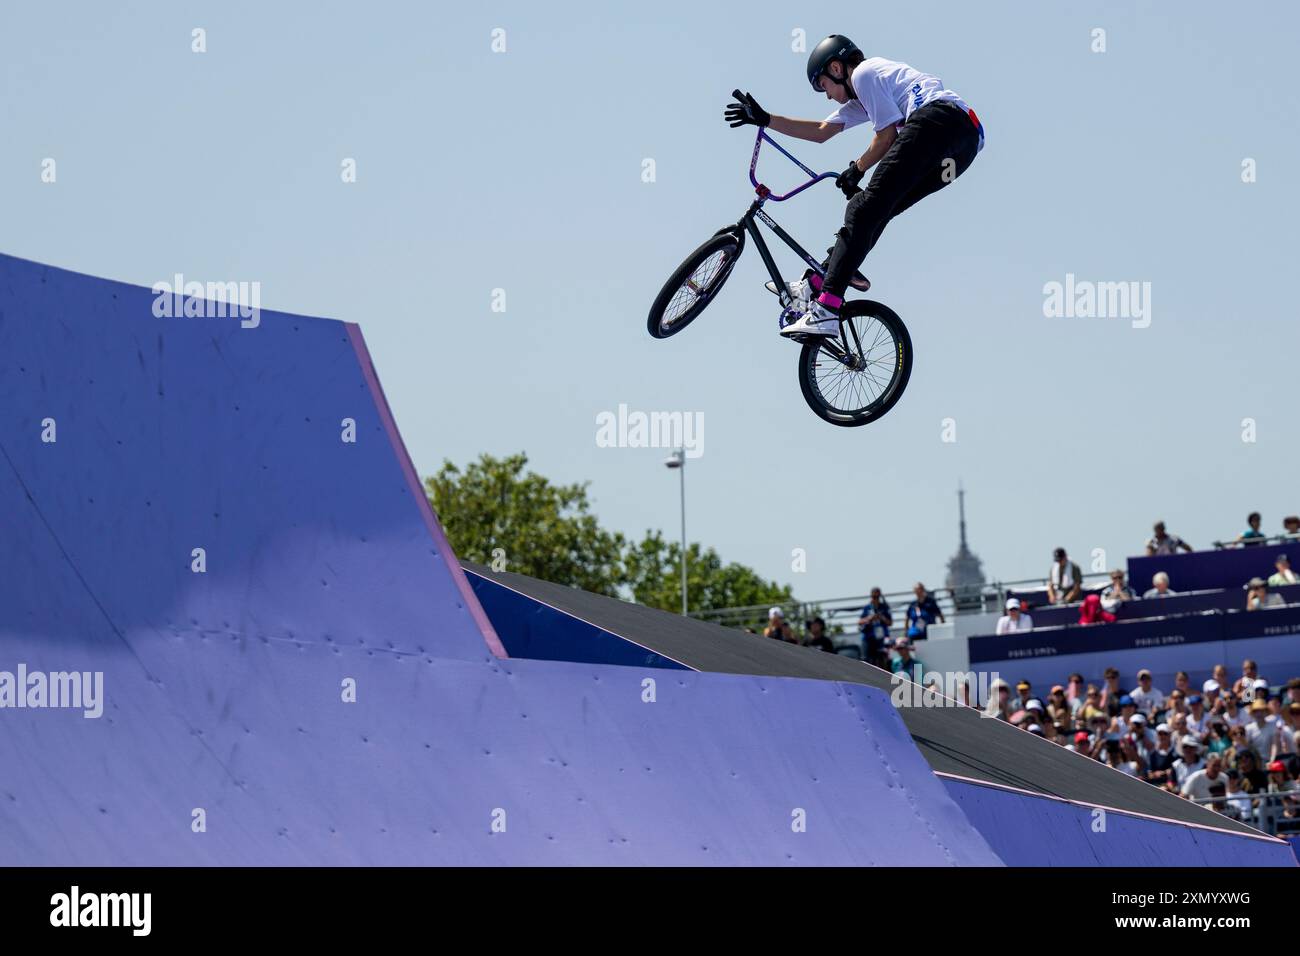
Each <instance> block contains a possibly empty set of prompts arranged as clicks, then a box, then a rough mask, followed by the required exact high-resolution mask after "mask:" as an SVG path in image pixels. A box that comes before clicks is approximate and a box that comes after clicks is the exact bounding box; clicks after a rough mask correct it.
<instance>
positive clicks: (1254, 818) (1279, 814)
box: [1189, 791, 1300, 836]
mask: <svg viewBox="0 0 1300 956" xmlns="http://www.w3.org/2000/svg"><path fill="white" fill-rule="evenodd" d="M1189 799H1191V800H1192V803H1199V804H1201V805H1202V806H1208V807H1209V808H1210V809H1211V810H1215V811H1217V812H1219V813H1222V814H1223V815H1224V816H1226V817H1228V818H1229V819H1232V820H1240V821H1241V822H1242V823H1245V824H1248V825H1249V826H1253V827H1255V829H1257V830H1263V831H1264V832H1265V833H1267V834H1268V835H1269V836H1279V835H1286V834H1292V833H1300V817H1288V816H1287V815H1286V812H1285V811H1286V805H1287V804H1288V803H1289V804H1291V805H1293V806H1295V805H1300V791H1291V792H1288V793H1246V792H1245V791H1240V792H1238V793H1229V794H1225V795H1224V796H1222V797H1198V798H1189ZM1233 810H1235V811H1236V812H1235V813H1233V812H1230V811H1233Z"/></svg>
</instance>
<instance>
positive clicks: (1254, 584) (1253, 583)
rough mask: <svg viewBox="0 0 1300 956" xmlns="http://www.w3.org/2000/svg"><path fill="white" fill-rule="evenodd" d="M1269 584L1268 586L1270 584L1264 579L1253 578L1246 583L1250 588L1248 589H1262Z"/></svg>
mask: <svg viewBox="0 0 1300 956" xmlns="http://www.w3.org/2000/svg"><path fill="white" fill-rule="evenodd" d="M1238 580H1240V579H1238ZM1267 584H1268V582H1267V581H1265V580H1264V579H1263V578H1251V579H1250V580H1249V581H1247V582H1246V587H1248V588H1262V587H1264V586H1265V585H1267Z"/></svg>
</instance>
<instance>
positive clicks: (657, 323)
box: [646, 232, 744, 339]
mask: <svg viewBox="0 0 1300 956" xmlns="http://www.w3.org/2000/svg"><path fill="white" fill-rule="evenodd" d="M743 246H744V243H743V239H742V237H741V236H738V235H737V234H736V233H734V232H722V233H719V234H718V235H716V236H714V237H713V238H712V239H710V240H709V241H708V242H706V243H704V245H702V246H700V247H699V248H698V249H696V250H695V251H694V252H692V253H691V254H690V255H689V256H687V257H686V261H685V262H683V263H682V264H681V265H680V266H678V267H677V271H676V272H674V273H673V274H672V275H671V276H669V277H668V281H667V282H665V283H664V287H663V288H662V289H661V290H660V291H659V295H658V296H656V297H655V300H654V304H653V305H651V306H650V315H649V317H648V318H647V319H646V330H647V331H649V333H650V334H651V335H652V336H654V337H655V338H657V339H666V338H668V337H669V336H670V335H676V334H677V333H678V332H680V331H681V330H682V329H684V328H686V326H688V325H690V324H691V323H692V322H693V321H695V318H696V316H698V315H699V314H700V313H701V312H703V311H704V309H705V307H706V306H707V305H708V304H709V303H710V302H712V301H713V297H714V296H715V295H717V294H718V290H719V289H721V288H722V284H723V283H724V282H726V281H727V277H728V276H729V275H731V270H732V269H733V268H734V267H735V265H736V260H737V259H738V258H740V252H741V249H742V248H743Z"/></svg>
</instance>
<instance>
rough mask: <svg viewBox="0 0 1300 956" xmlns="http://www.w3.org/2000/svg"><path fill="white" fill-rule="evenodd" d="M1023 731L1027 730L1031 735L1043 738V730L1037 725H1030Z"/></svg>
mask: <svg viewBox="0 0 1300 956" xmlns="http://www.w3.org/2000/svg"><path fill="white" fill-rule="evenodd" d="M1025 729H1026V730H1028V731H1029V732H1030V733H1031V734H1037V735H1038V736H1040V737H1042V736H1043V728H1042V727H1041V726H1040V725H1038V724H1030V725H1029V726H1028V727H1026V728H1025Z"/></svg>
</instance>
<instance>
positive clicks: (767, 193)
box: [749, 126, 839, 202]
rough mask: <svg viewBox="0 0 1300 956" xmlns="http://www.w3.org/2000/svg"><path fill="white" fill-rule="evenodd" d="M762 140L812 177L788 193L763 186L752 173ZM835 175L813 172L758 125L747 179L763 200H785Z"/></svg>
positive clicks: (755, 167) (756, 167) (836, 174)
mask: <svg viewBox="0 0 1300 956" xmlns="http://www.w3.org/2000/svg"><path fill="white" fill-rule="evenodd" d="M763 140H767V141H768V142H769V143H771V144H772V145H773V146H775V147H776V148H777V149H778V150H780V151H781V155H783V156H784V157H785V158H786V159H788V160H790V162H792V163H794V164H795V165H796V166H798V167H799V168H800V169H802V170H803V171H804V172H805V173H807V174H808V175H809V176H811V177H812V179H810V180H808V181H807V182H806V183H804V184H803V185H802V186H798V187H796V188H794V189H792V190H790V191H789V192H788V193H780V194H778V193H774V192H772V190H770V189H769V188H768V187H767V186H764V185H763V184H762V183H760V182H759V181H758V178H757V177H756V176H755V175H754V173H755V172H756V171H757V169H758V151H759V149H761V148H762V146H763ZM837 176H839V173H820V174H818V173H815V172H813V171H812V170H811V169H809V168H808V167H807V166H805V165H804V164H803V163H801V162H799V160H798V159H796V158H795V157H794V156H793V155H792V154H791V153H790V151H789V150H788V149H786V148H785V147H784V146H782V145H781V144H780V143H778V142H777V141H776V140H774V139H773V138H772V137H771V136H768V135H767V130H765V129H763V128H762V127H761V126H760V127H759V129H758V135H757V136H755V137H754V155H753V157H752V158H751V159H750V161H749V181H750V183H751V184H753V186H754V189H755V190H756V191H757V192H758V195H759V197H760V198H761V199H764V200H767V199H770V200H772V201H773V202H785V201H786V200H787V199H789V198H790V197H791V196H797V195H799V193H801V192H803V191H804V190H805V189H807V188H808V187H809V186H812V185H814V184H816V183H819V182H821V181H822V180H823V179H835V178H836V177H837Z"/></svg>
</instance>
